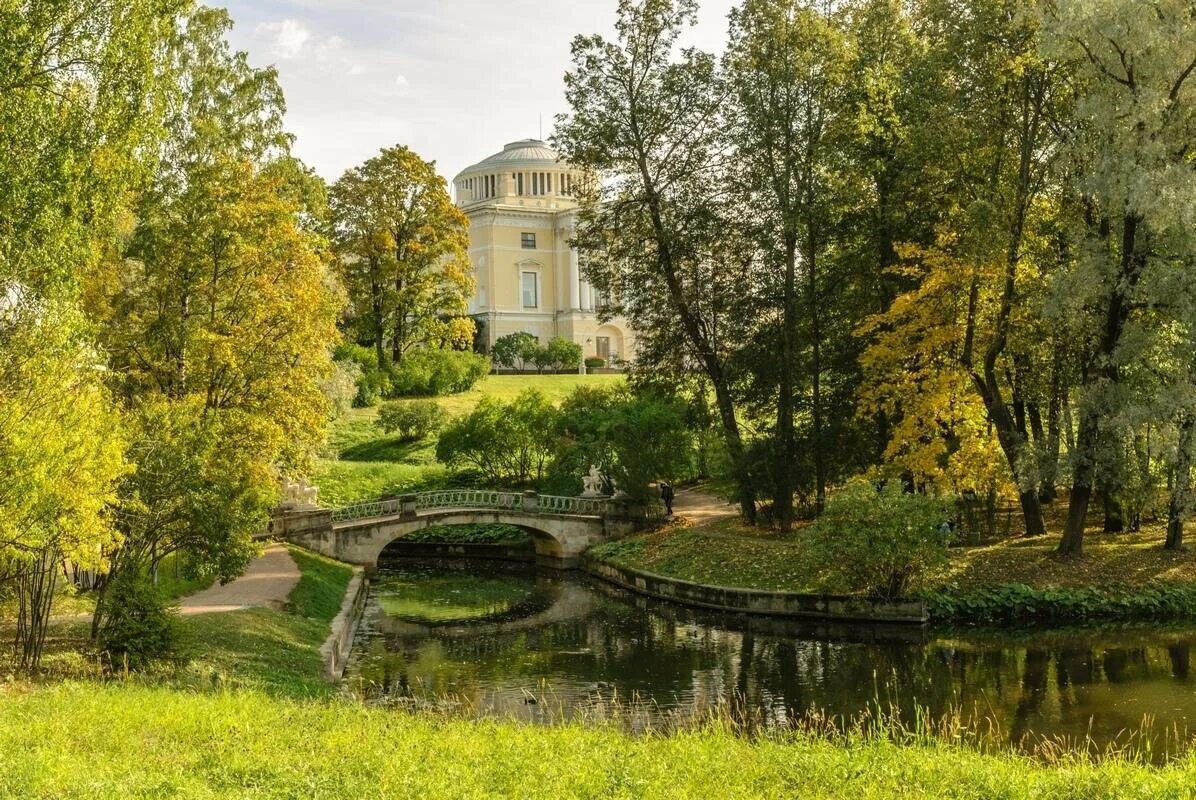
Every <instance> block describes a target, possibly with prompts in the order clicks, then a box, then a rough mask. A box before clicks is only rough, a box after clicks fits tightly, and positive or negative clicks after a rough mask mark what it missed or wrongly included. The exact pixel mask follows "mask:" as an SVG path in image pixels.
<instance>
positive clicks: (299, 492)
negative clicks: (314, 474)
mask: <svg viewBox="0 0 1196 800" xmlns="http://www.w3.org/2000/svg"><path fill="white" fill-rule="evenodd" d="M281 483H282V503H281V505H283V506H285V507H287V508H315V506H316V501H317V497H318V495H319V493H320V489H319V487H318V486H308V485H307V480H306V479H305V478H300V479H299V480H297V481H292V480H290V479H289V478H283V479H282V480H281Z"/></svg>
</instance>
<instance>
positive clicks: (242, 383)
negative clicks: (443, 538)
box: [93, 9, 338, 634]
mask: <svg viewBox="0 0 1196 800" xmlns="http://www.w3.org/2000/svg"><path fill="white" fill-rule="evenodd" d="M230 25H231V22H230V21H229V19H228V16H227V15H226V14H225V13H224V12H222V11H214V10H211V9H200V10H198V11H196V12H194V13H192V14H190V15H188V16H186V17H185V18H184V19H183V20H182V21H181V22H180V24H179V27H178V30H177V31H176V34H175V36H174V38H173V40H172V41H171V43H170V46H169V48H168V53H167V54H168V69H167V73H168V74H169V75H170V76H171V78H172V80H173V81H175V84H174V85H175V87H176V91H175V92H174V93H172V94H171V95H170V98H169V104H168V107H169V109H170V114H169V116H168V133H169V135H168V138H167V139H166V142H165V145H164V147H163V149H162V152H161V154H160V155H161V160H160V164H159V167H158V170H157V174H156V177H155V180H154V182H153V185H152V187H151V188H150V190H149V191H147V192H146V193H145V195H144V196H143V197H142V199H141V202H140V203H139V205H138V208H137V212H138V219H137V225H136V227H135V229H134V231H133V233H132V235H131V237H130V238H129V241H128V244H127V248H126V260H125V262H124V264H123V266H122V269H121V271H120V273H119V275H118V276H117V283H116V285H115V286H114V287H113V288H112V291H111V292H110V294H109V296H108V297H107V298H106V300H105V304H104V305H105V307H106V308H107V309H108V313H107V314H106V317H105V320H104V322H105V326H104V335H103V341H104V344H105V346H106V347H107V348H108V350H109V352H110V354H111V359H112V363H113V366H114V367H115V368H116V369H115V372H116V374H117V375H118V376H119V378H118V380H117V385H118V390H119V394H120V396H121V397H122V398H123V399H124V401H125V403H126V404H127V406H128V407H129V409H130V411H131V414H132V416H133V417H134V419H135V427H136V435H135V437H134V445H133V447H134V451H135V453H136V456H135V457H136V459H137V460H138V461H139V462H144V463H145V464H146V469H144V470H142V471H139V472H138V473H137V474H136V475H135V476H134V477H133V478H132V479H130V480H128V481H126V482H125V483H124V484H123V485H122V514H121V516H120V524H121V530H122V533H123V534H124V541H123V543H122V545H121V547H120V549H119V551H118V552H115V553H113V554H112V560H113V563H114V567H115V570H116V571H118V572H119V571H125V572H130V573H135V572H136V571H138V570H141V569H143V568H147V567H148V568H149V569H150V571H151V572H153V571H154V569H155V568H156V565H157V563H158V562H159V561H160V560H161V559H162V558H163V557H165V556H166V555H167V554H169V553H171V552H176V551H183V552H184V553H185V554H186V555H187V556H188V558H189V559H191V563H192V564H193V568H194V569H195V570H197V571H200V572H203V573H205V574H211V575H216V576H218V577H221V578H222V579H227V578H230V577H232V576H233V575H235V574H236V572H237V570H239V569H240V568H241V567H242V566H243V565H244V564H245V563H246V562H247V560H248V558H249V557H250V555H251V554H252V552H253V546H252V544H251V541H250V537H251V536H252V534H254V533H257V532H258V531H260V530H261V529H262V528H263V527H264V526H265V524H266V521H267V519H268V515H269V511H270V508H271V507H272V505H273V504H274V502H275V501H276V500H277V494H278V481H277V476H278V473H279V472H288V473H293V472H298V471H302V470H303V469H305V468H306V467H307V465H308V464H309V463H310V459H311V457H312V454H313V453H314V450H315V447H316V446H317V444H318V443H319V442H320V441H321V439H322V432H323V427H324V425H325V423H326V421H327V405H326V403H327V401H326V398H325V397H324V394H323V392H322V391H321V389H320V383H321V381H322V380H323V379H324V378H325V377H326V376H327V375H328V374H330V372H331V365H330V360H329V348H330V345H331V343H332V341H333V340H334V338H335V336H336V329H335V318H336V313H337V305H338V303H337V296H336V294H335V292H334V291H332V290H331V288H330V287H331V286H332V282H331V281H329V280H328V275H327V271H326V269H325V264H324V262H323V261H322V258H321V252H322V239H321V238H320V236H319V235H318V233H316V232H315V231H314V230H313V228H315V227H316V226H314V225H311V224H310V220H308V219H307V218H306V216H305V215H306V214H307V213H308V212H309V211H310V210H311V208H312V206H311V205H310V204H306V203H305V202H304V201H302V200H301V198H302V197H304V196H305V195H304V192H303V191H301V189H302V186H303V185H304V183H305V181H302V180H300V182H299V184H296V183H288V181H291V180H299V178H298V176H300V175H302V173H303V170H302V169H301V168H299V167H296V166H295V165H293V164H292V165H289V166H288V167H287V168H281V167H280V168H277V169H271V168H269V167H270V165H271V164H273V163H276V162H277V161H278V160H279V159H288V158H289V156H288V155H287V152H286V151H287V147H288V144H289V138H288V137H287V136H286V134H285V133H284V132H283V131H282V128H281V119H282V94H281V90H280V89H279V88H278V85H277V82H276V79H275V75H274V73H273V71H272V70H256V69H253V68H251V67H250V66H249V65H248V64H247V62H246V60H245V56H244V54H243V53H231V52H230V51H229V49H228V45H227V42H226V39H225V34H226V33H227V30H228V28H229V26H230ZM151 466H152V469H151V468H150V467H151ZM197 481H198V482H197ZM104 613H105V604H104V602H103V599H101V602H100V603H99V604H98V605H97V609H96V616H95V619H94V621H93V634H94V632H95V631H96V630H98V627H99V625H100V623H101V622H102V618H103V615H104Z"/></svg>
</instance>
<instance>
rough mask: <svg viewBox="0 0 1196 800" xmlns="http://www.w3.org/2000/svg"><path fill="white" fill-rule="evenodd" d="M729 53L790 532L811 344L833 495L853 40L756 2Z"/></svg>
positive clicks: (819, 478) (817, 466) (814, 417)
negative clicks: (832, 288)
mask: <svg viewBox="0 0 1196 800" xmlns="http://www.w3.org/2000/svg"><path fill="white" fill-rule="evenodd" d="M726 61H727V65H726V73H727V80H728V82H729V84H730V86H731V88H732V97H733V98H734V103H733V104H732V108H733V111H732V115H733V116H732V120H731V124H730V134H729V135H730V138H731V140H732V142H733V144H734V149H735V153H736V167H737V168H736V169H734V170H733V174H735V175H737V176H739V180H738V181H737V184H736V188H737V189H738V190H739V197H738V200H739V202H740V203H742V204H743V207H744V208H747V209H751V212H750V213H749V214H745V215H744V221H743V224H744V226H745V227H746V229H747V230H746V233H747V235H748V237H749V238H750V239H751V240H752V241H753V242H754V243H755V247H756V250H757V254H758V258H759V259H760V261H761V262H762V264H761V265H762V267H763V270H762V273H763V277H762V279H761V285H760V286H759V288H758V291H759V292H760V293H761V294H762V295H763V296H765V297H766V298H777V300H776V301H773V302H774V303H775V305H776V306H778V307H777V308H776V309H775V313H774V314H770V315H769V316H770V317H772V318H774V319H775V320H776V324H775V327H772V326H770V328H769V331H768V334H767V338H766V340H773V341H775V342H776V343H777V345H776V348H775V350H773V349H772V348H769V352H768V356H767V357H768V359H769V361H771V362H772V363H773V364H774V365H775V374H776V378H777V380H776V384H777V386H776V438H777V453H776V456H775V466H774V470H773V471H774V475H775V478H776V483H777V485H776V487H775V489H774V492H773V497H774V505H773V507H774V509H775V513H776V517H777V520H778V522H779V523H780V527H781V530H783V531H787V530H788V529H789V526H790V524H791V522H792V516H793V490H794V483H795V476H794V472H795V470H796V469H797V463H798V459H797V442H796V437H795V432H794V427H795V423H794V409H795V402H796V399H797V397H796V395H797V392H798V375H797V373H798V371H799V370H801V368H802V365H801V364H800V363H799V349H805V348H806V347H808V349H809V355H808V359H807V364H808V366H806V371H807V373H808V374H807V377H808V385H809V392H810V396H809V404H808V413H809V416H810V421H811V429H812V430H811V436H810V449H811V451H812V455H813V471H814V483H815V505H816V507H817V509H818V510H819V511H821V509H822V506H823V503H824V502H825V499H826V483H827V465H826V455H825V452H824V451H825V449H826V442H825V441H824V413H825V409H824V405H823V398H822V373H823V370H824V365H823V360H822V347H823V339H824V337H825V335H826V334H825V331H824V322H823V319H822V316H823V305H824V298H823V290H822V288H821V284H822V280H823V275H822V272H823V271H825V265H824V262H823V257H824V256H825V255H826V252H827V249H828V246H829V245H830V243H831V233H832V231H831V228H832V226H834V224H835V219H834V214H835V210H834V206H835V204H836V198H835V196H834V188H833V186H832V183H831V180H832V179H831V176H832V175H833V174H834V172H835V170H834V168H833V167H832V161H833V160H834V158H835V155H834V153H835V151H836V150H837V149H838V148H840V147H841V142H836V136H837V135H838V138H840V139H841V138H842V137H841V134H842V130H841V129H842V128H843V125H842V123H841V122H840V121H839V115H840V114H841V112H842V111H843V110H844V108H845V107H846V104H845V102H844V100H845V90H846V84H847V48H846V43H845V41H844V37H843V36H842V34H841V33H840V32H839V31H838V30H837V29H836V27H835V26H834V25H833V24H832V23H831V22H830V21H829V20H828V19H826V18H825V17H824V16H823V15H822V14H820V13H819V12H817V11H815V10H813V9H812V8H810V7H809V6H807V5H806V4H805V3H804V2H802V0H786V1H785V2H780V3H778V2H767V1H766V0H748V1H747V2H745V3H744V5H743V6H742V7H741V8H740V9H738V10H736V11H734V12H732V15H731V36H730V44H729V47H728V53H727V59H726ZM765 304H769V303H767V301H765ZM762 305H764V304H762ZM803 322H804V323H805V324H804V325H803V324H802V323H803ZM799 328H801V329H802V330H799ZM803 332H804V333H805V336H804V337H802V333H803ZM799 338H804V341H799ZM803 346H804V347H803Z"/></svg>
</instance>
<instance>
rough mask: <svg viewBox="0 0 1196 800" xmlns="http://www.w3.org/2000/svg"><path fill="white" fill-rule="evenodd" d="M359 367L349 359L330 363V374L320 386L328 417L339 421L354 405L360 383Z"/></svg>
mask: <svg viewBox="0 0 1196 800" xmlns="http://www.w3.org/2000/svg"><path fill="white" fill-rule="evenodd" d="M361 376H362V371H361V365H360V364H358V363H357V362H355V361H352V360H351V359H347V358H346V359H337V360H336V361H333V362H332V374H331V375H329V376H328V378H327V380H325V381H324V382H323V384H322V385H321V387H320V388H321V389H323V391H324V397H326V398H327V399H328V415H329V416H330V417H331V418H332V419H340V418H341V417H343V416H345V414H347V413H349V409H350V408H352V407H353V406H354V405H355V404H356V400H357V397H358V394H359V385H358V384H359V382H360V381H361Z"/></svg>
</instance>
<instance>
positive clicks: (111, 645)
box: [98, 572, 181, 669]
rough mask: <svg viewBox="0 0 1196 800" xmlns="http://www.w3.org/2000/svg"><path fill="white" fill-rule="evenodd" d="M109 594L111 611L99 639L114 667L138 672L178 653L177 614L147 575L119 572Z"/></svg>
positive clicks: (179, 630)
mask: <svg viewBox="0 0 1196 800" xmlns="http://www.w3.org/2000/svg"><path fill="white" fill-rule="evenodd" d="M106 595H107V597H106V601H107V604H108V608H109V610H108V613H107V614H106V615H105V617H104V621H103V624H102V625H101V626H100V629H99V636H98V640H99V644H100V648H101V649H102V650H103V651H105V652H106V653H107V654H108V658H109V660H110V662H111V664H112V666H113V668H118V667H123V666H125V665H128V667H129V668H131V669H138V668H141V667H144V666H145V665H147V664H148V663H150V662H151V661H156V660H160V659H165V658H169V657H171V656H172V655H174V654H175V653H176V651H177V650H178V646H179V637H180V632H181V628H180V626H179V621H178V615H177V613H176V611H175V610H174V609H173V608H171V607H170V606H169V605H167V602H166V600H165V598H163V596H162V593H161V592H160V591H158V588H157V587H156V586H154V585H152V584H151V583H150V581H149V579H148V578H147V577H146V576H144V575H138V574H136V573H130V572H125V573H120V574H118V575H117V576H116V577H115V579H114V580H113V581H112V582H111V583H110V584H109V585H108V587H107V590H106Z"/></svg>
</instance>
